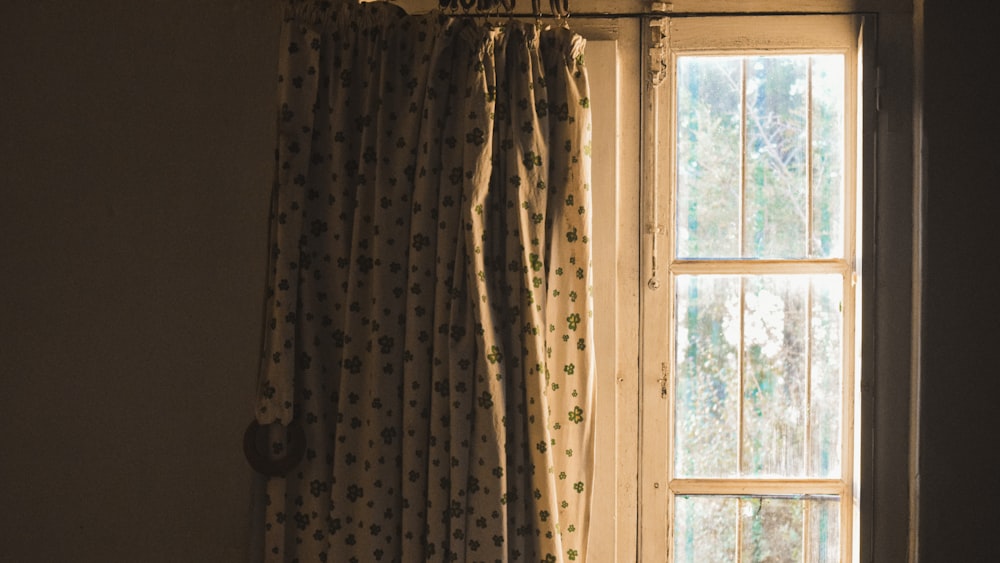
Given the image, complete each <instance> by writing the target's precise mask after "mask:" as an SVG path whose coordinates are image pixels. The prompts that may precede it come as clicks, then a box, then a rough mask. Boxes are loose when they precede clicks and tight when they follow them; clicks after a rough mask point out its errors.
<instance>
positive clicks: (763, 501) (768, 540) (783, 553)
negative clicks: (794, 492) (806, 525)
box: [740, 497, 803, 563]
mask: <svg viewBox="0 0 1000 563" xmlns="http://www.w3.org/2000/svg"><path fill="white" fill-rule="evenodd" d="M802 523H803V520H802V501H800V500H794V499H783V498H777V499H776V498H763V497H757V498H743V499H740V539H741V540H742V541H741V548H742V549H741V553H740V559H741V561H753V562H757V561H767V562H768V563H779V562H781V563H785V562H787V563H797V562H800V561H802V553H803V550H802V547H803V546H802Z"/></svg>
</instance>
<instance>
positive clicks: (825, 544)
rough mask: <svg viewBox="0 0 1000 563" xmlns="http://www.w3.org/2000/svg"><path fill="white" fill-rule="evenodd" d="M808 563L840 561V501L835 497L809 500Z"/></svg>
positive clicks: (834, 562) (807, 504)
mask: <svg viewBox="0 0 1000 563" xmlns="http://www.w3.org/2000/svg"><path fill="white" fill-rule="evenodd" d="M806 506H807V508H808V510H809V550H808V554H807V555H808V559H807V561H809V563H840V503H839V502H837V499H836V498H832V499H821V500H810V501H808V502H806Z"/></svg>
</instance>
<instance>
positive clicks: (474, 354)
mask: <svg viewBox="0 0 1000 563" xmlns="http://www.w3.org/2000/svg"><path fill="white" fill-rule="evenodd" d="M345 4H348V5H344V6H340V7H335V8H330V7H329V6H330V5H329V3H327V2H317V3H306V4H301V3H297V4H296V5H294V6H289V7H287V9H286V19H285V23H284V27H283V32H282V38H281V45H280V48H281V62H280V69H279V95H280V100H279V114H278V133H279V135H278V146H277V152H276V157H277V163H276V167H277V173H276V182H275V191H274V200H273V203H272V206H273V207H272V218H271V222H272V234H271V242H272V249H271V268H272V269H271V271H270V281H269V284H268V286H269V287H268V290H269V296H268V300H267V314H266V327H265V341H264V356H263V358H262V369H261V374H260V380H259V388H258V405H257V420H258V421H259V422H260V423H261V424H269V423H273V422H282V423H285V424H287V423H288V422H289V421H291V420H293V419H294V420H296V421H297V422H299V423H301V424H302V426H303V427H304V428H305V431H306V436H307V450H306V455H305V459H304V460H303V461H302V463H301V464H299V465H298V466H297V467H296V468H295V469H293V470H292V471H291V472H289V473H288V475H287V476H286V477H284V478H280V477H279V478H271V479H270V480H269V481H268V484H267V513H266V522H265V544H266V545H265V558H266V559H267V560H270V561H293V560H298V561H303V562H305V561H360V562H369V561H425V560H432V561H460V562H461V561H490V562H492V561H530V562H536V561H552V562H556V561H560V562H561V561H573V560H578V561H579V560H584V559H585V553H584V551H585V546H586V544H587V541H586V539H587V529H588V510H589V505H590V485H591V483H592V467H593V449H592V445H593V440H592V436H593V426H592V424H593V419H592V416H591V414H592V405H593V396H592V389H593V388H592V385H593V384H592V366H593V358H592V353H593V352H592V351H593V346H592V326H591V325H592V321H591V295H590V283H591V271H590V267H591V266H590V256H591V249H590V246H591V245H590V238H589V237H590V232H591V227H590V208H589V205H590V192H589V189H590V186H589V181H590V180H589V179H590V154H589V152H590V110H589V99H588V85H587V76H586V71H585V69H584V66H583V47H584V42H583V40H582V39H581V38H580V37H579V36H577V35H575V34H574V33H572V32H571V31H569V30H568V29H547V30H544V31H540V32H539V31H538V30H537V29H536V27H534V26H532V25H524V24H520V23H517V22H507V23H505V24H503V25H502V26H500V27H486V26H483V25H481V24H480V23H477V22H475V21H472V20H469V19H453V18H449V17H446V16H444V15H441V14H430V15H426V16H410V15H406V14H405V13H404V12H403V11H402V10H401V9H399V8H398V7H395V6H392V5H389V4H382V3H375V4H362V5H349V3H345ZM275 435H277V434H275ZM271 446H272V449H273V453H275V454H276V455H277V454H280V453H281V449H282V447H283V446H282V443H281V441H280V440H277V439H275V440H274V442H273V443H272V444H271Z"/></svg>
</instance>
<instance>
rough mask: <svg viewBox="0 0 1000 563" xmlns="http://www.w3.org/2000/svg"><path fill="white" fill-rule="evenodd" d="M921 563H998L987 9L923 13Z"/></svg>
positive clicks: (999, 329)
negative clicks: (923, 221)
mask: <svg viewBox="0 0 1000 563" xmlns="http://www.w3.org/2000/svg"><path fill="white" fill-rule="evenodd" d="M924 23H925V34H926V44H925V53H926V54H925V56H926V67H925V72H926V74H925V100H924V132H925V135H926V157H927V158H926V163H925V165H926V173H927V175H926V183H925V187H926V199H925V207H926V221H925V230H924V241H925V246H924V265H925V276H924V293H923V297H924V299H923V312H924V323H923V361H922V369H923V376H922V393H921V395H922V396H921V403H920V414H921V423H920V435H921V441H920V498H921V503H920V556H921V557H920V561H921V562H924V563H935V562H938V561H941V562H944V561H962V562H966V561H969V562H979V561H983V562H986V561H1000V541H998V538H997V530H1000V511H998V506H997V502H998V500H1000V485H998V479H997V473H998V468H1000V448H998V445H997V444H998V437H997V433H998V430H1000V424H998V418H1000V363H998V360H997V352H998V350H1000V298H998V290H1000V260H998V259H997V256H996V255H997V250H996V247H997V244H998V243H1000V233H998V231H997V224H998V220H997V218H998V215H1000V181H998V177H1000V157H998V149H1000V143H998V142H997V137H998V135H1000V111H998V109H997V107H996V103H997V102H996V100H997V86H996V77H995V72H996V61H997V60H998V57H1000V47H998V42H997V26H998V25H1000V8H998V6H997V4H995V3H992V2H974V1H972V0H962V1H954V0H927V1H926V2H925V14H924Z"/></svg>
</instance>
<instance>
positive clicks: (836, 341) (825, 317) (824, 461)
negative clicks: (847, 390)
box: [808, 276, 844, 478]
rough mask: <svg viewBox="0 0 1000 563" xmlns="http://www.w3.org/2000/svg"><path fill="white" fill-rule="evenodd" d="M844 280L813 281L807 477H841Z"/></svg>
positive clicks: (837, 278) (828, 278) (839, 278)
mask: <svg viewBox="0 0 1000 563" xmlns="http://www.w3.org/2000/svg"><path fill="white" fill-rule="evenodd" d="M843 283H844V281H843V278H842V277H840V276H817V277H814V278H813V280H812V289H811V291H812V294H811V296H810V298H811V300H812V306H811V308H810V309H811V311H812V319H811V322H810V330H811V334H810V339H809V340H810V350H811V352H810V366H811V367H810V397H809V436H808V440H809V475H810V476H812V477H831V478H834V477H838V476H839V475H840V444H841V442H840V418H841V411H840V408H841V397H842V390H843V383H842V382H843V379H842V377H843V369H842V366H843V361H844V358H843V345H842V342H843V313H842V310H843V287H844V286H843Z"/></svg>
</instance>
